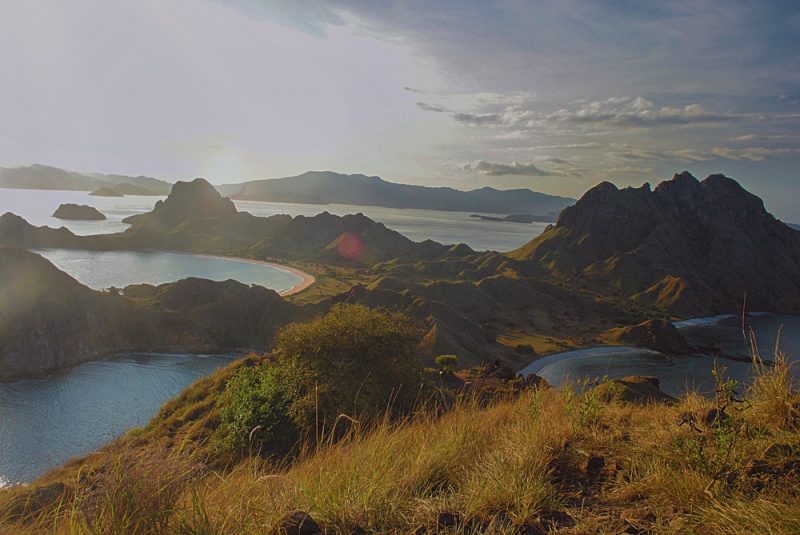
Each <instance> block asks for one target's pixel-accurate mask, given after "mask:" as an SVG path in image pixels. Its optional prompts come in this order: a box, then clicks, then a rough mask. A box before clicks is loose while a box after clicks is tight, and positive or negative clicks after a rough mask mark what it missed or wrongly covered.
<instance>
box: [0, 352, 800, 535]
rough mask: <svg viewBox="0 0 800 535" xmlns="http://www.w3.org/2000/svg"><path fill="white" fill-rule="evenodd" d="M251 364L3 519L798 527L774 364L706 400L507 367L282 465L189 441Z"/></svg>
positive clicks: (210, 526) (187, 396) (503, 528)
mask: <svg viewBox="0 0 800 535" xmlns="http://www.w3.org/2000/svg"><path fill="white" fill-rule="evenodd" d="M263 363H264V360H263V359H256V358H250V359H246V360H240V361H237V362H236V363H234V364H232V365H231V366H229V367H227V368H225V369H222V370H219V371H217V372H215V373H214V374H212V375H211V376H209V377H206V378H204V379H201V380H200V381H198V382H197V383H195V384H194V385H192V386H191V387H190V388H189V389H187V390H186V391H185V392H184V393H183V394H182V395H181V396H180V397H179V398H176V399H175V400H173V401H170V402H168V403H167V404H165V405H164V407H163V408H162V409H161V411H160V412H159V414H158V415H157V416H156V417H155V418H154V419H153V420H152V421H151V422H150V423H149V424H148V425H147V426H146V427H145V428H143V429H139V430H136V431H134V432H131V433H129V434H128V435H126V436H124V437H122V438H121V439H119V440H117V441H115V442H113V443H112V444H110V445H109V446H107V447H106V448H104V450H103V451H101V452H98V453H96V454H93V455H91V456H89V457H87V458H85V459H77V460H74V461H72V462H71V463H70V464H69V465H67V466H66V467H65V468H62V469H59V470H57V471H54V472H53V473H51V474H49V475H47V476H45V477H43V478H41V479H40V480H39V481H37V482H36V483H34V484H33V485H30V486H26V487H21V488H17V489H11V490H5V491H0V525H3V524H4V525H5V526H6V527H7V528H8V529H9V530H11V532H14V533H40V532H42V531H47V532H49V533H75V532H76V531H77V532H84V531H85V532H93V533H95V532H97V533H108V532H118V533H119V532H125V533H141V534H145V533H164V532H177V533H294V534H298V533H308V534H318V533H452V534H467V533H494V534H509V535H510V534H519V533H526V534H536V535H538V534H547V533H563V534H579V533H670V534H685V535H689V534H709V535H710V534H715V535H716V534H726V535H740V534H743V533H751V534H761V533H764V534H767V533H770V534H776V535H779V534H791V533H797V531H798V529H800V508H799V507H798V503H800V487H799V486H798V481H800V479H798V475H800V473H799V471H800V449H799V448H800V435H798V429H797V426H796V422H797V414H796V413H793V412H791V411H790V410H789V411H787V410H784V409H783V408H782V407H791V406H793V405H794V406H797V404H798V403H800V400H798V398H797V394H796V393H795V394H792V393H791V387H792V385H791V383H790V382H787V381H786V379H787V375H786V374H787V368H786V366H785V365H780V366H779V367H777V368H775V369H774V370H771V371H766V370H764V371H763V373H761V374H760V375H759V376H758V378H757V380H756V382H755V383H754V385H753V386H752V387H751V388H749V389H748V390H747V391H746V393H745V394H744V398H743V399H742V400H741V401H740V402H734V401H731V399H730V397H729V395H730V393H727V394H726V393H725V391H722V392H720V394H719V397H718V398H717V399H713V400H709V399H703V398H701V397H699V396H696V395H687V396H685V397H684V398H682V399H680V400H674V399H672V398H669V397H668V396H664V395H663V394H662V395H661V396H658V393H659V390H658V388H657V385H658V383H657V381H656V380H654V379H653V378H646V377H630V378H626V379H622V380H617V381H611V382H608V383H604V384H602V385H600V387H599V388H597V389H586V388H581V389H578V392H577V393H576V392H574V391H573V390H572V389H564V390H556V389H551V388H548V387H547V386H546V385H542V386H540V387H533V388H532V387H530V386H525V385H523V384H522V383H520V382H519V381H516V382H514V381H509V382H508V383H507V384H509V385H511V384H516V385H517V386H516V387H515V388H512V389H510V392H512V391H514V390H516V392H518V393H517V394H510V393H509V394H506V395H505V396H504V397H495V398H493V399H492V398H485V399H484V401H483V402H480V401H478V399H476V398H471V397H469V396H466V397H465V398H463V399H462V401H461V402H458V403H456V404H455V406H452V407H450V408H447V409H445V408H444V407H438V410H436V409H432V410H420V411H417V412H416V413H415V415H414V417H413V418H410V419H407V420H401V421H399V422H398V421H391V420H384V421H382V422H380V423H379V424H378V425H374V426H370V427H368V428H359V427H357V428H355V429H353V430H352V431H351V432H349V433H346V434H345V435H344V436H343V437H340V439H339V440H338V441H326V442H325V443H324V444H320V445H317V446H316V447H312V448H311V449H310V450H308V451H307V453H305V454H303V455H301V456H299V457H293V458H291V459H290V460H288V461H287V462H285V463H282V464H278V465H276V464H275V463H274V462H270V460H268V459H264V458H262V457H260V456H259V455H257V454H255V453H252V452H251V453H250V454H245V455H244V456H243V457H242V458H241V459H239V460H237V461H234V462H230V460H228V461H225V460H224V457H223V456H220V455H219V454H217V455H213V454H212V455H210V456H209V452H208V450H206V451H202V450H200V451H199V450H197V449H196V447H197V446H198V445H200V444H204V443H207V441H208V438H209V437H210V436H212V435H213V434H214V432H215V430H216V429H217V428H218V426H219V422H220V412H221V411H224V409H222V408H221V406H224V405H225V404H226V403H229V398H227V397H226V395H225V393H224V392H225V384H226V382H229V381H230V379H231V378H232V377H233V376H235V375H239V374H240V373H242V370H243V369H253V368H257V367H259V366H262V365H263ZM475 380H477V378H475ZM442 393H443V394H444V391H443V392H442ZM650 396H655V399H658V401H652V399H653V398H651V397H650ZM648 399H651V400H650V401H648ZM720 407H723V408H722V409H721V408H720ZM721 413H723V414H724V416H719V417H718V416H717V415H719V414H721ZM300 525H303V526H305V529H304V530H301V529H300V528H299V527H298V526H300Z"/></svg>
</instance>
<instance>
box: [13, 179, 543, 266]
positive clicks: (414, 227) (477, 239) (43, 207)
mask: <svg viewBox="0 0 800 535" xmlns="http://www.w3.org/2000/svg"><path fill="white" fill-rule="evenodd" d="M161 198H163V197H137V196H131V197H121V198H120V197H92V196H91V195H89V194H88V193H87V192H81V191H47V190H23V189H0V214H4V213H6V212H13V213H15V214H17V215H19V216H22V217H24V218H25V219H27V220H28V221H29V222H30V223H32V224H34V225H38V226H42V225H46V226H49V227H54V228H58V227H62V226H63V227H67V228H68V229H70V230H71V231H73V232H74V233H76V234H83V235H88V234H105V233H111V232H122V231H124V230H125V229H127V228H129V227H128V225H126V224H124V223H123V222H122V219H123V218H125V217H128V216H130V215H134V214H141V213H144V212H147V211H150V210H152V209H153V205H154V204H155V203H156V201H157V200H159V199H161ZM65 202H71V203H76V204H88V205H89V206H94V207H95V208H97V209H98V210H100V211H101V212H103V213H104V214H105V215H106V217H107V218H108V219H107V220H105V221H65V220H60V219H56V218H54V217H52V216H51V214H52V213H53V212H54V211H55V209H56V208H58V206H59V205H60V204H61V203H65ZM234 202H235V204H236V207H237V208H238V209H239V210H242V211H246V212H250V213H251V214H253V215H257V216H270V215H275V214H289V215H291V216H296V215H305V216H313V215H317V214H319V213H321V212H325V211H327V212H330V213H332V214H336V215H346V214H356V213H359V212H361V213H363V214H364V215H366V216H367V217H369V218H371V219H373V220H375V221H378V222H380V223H383V224H384V225H386V226H387V227H389V228H390V229H393V230H396V231H397V232H400V233H401V234H404V235H405V236H407V237H408V238H410V239H412V240H414V241H423V240H426V239H431V240H434V241H437V242H439V243H444V244H452V243H466V244H467V245H469V246H470V247H472V248H473V249H475V250H479V251H480V250H489V249H491V250H495V251H510V250H512V249H516V248H517V247H520V246H522V245H524V244H526V243H528V242H529V241H530V240H532V239H533V238H535V237H536V236H538V235H539V234H541V233H542V232H543V231H544V228H545V227H546V226H547V224H546V223H532V224H523V223H508V222H497V221H481V220H479V219H476V218H471V217H470V215H471V213H472V212H469V213H467V212H440V211H435V210H405V209H397V208H381V207H375V206H351V205H345V204H331V205H319V204H290V203H269V202H256V201H234ZM484 215H497V214H484Z"/></svg>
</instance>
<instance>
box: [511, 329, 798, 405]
mask: <svg viewBox="0 0 800 535" xmlns="http://www.w3.org/2000/svg"><path fill="white" fill-rule="evenodd" d="M676 326H677V327H678V329H679V330H680V331H681V333H682V334H683V335H684V337H685V338H686V339H687V340H688V341H689V343H690V344H692V345H693V346H699V347H702V348H704V349H702V350H699V351H698V352H697V353H696V354H693V355H689V356H675V355H665V354H662V353H659V352H657V351H651V350H647V349H641V348H636V347H596V348H587V349H578V350H574V351H567V352H564V353H557V354H554V355H549V356H547V357H543V358H541V359H537V360H535V361H533V362H532V363H531V364H529V365H528V366H526V367H525V368H523V369H522V370H521V371H520V373H522V374H523V375H527V374H530V373H535V374H537V375H540V376H541V377H544V379H546V380H547V382H548V383H550V384H552V385H556V386H557V385H560V384H562V383H563V382H565V381H567V380H582V379H586V378H589V379H602V378H604V377H608V378H609V379H614V378H618V377H625V376H630V375H652V376H655V377H658V378H659V380H660V384H661V389H662V390H663V391H665V392H667V393H668V394H672V395H679V394H681V393H683V392H686V391H687V390H696V391H698V392H701V393H710V392H712V391H713V389H714V379H713V376H712V375H711V372H712V370H713V369H714V365H715V362H718V363H719V364H720V365H721V366H724V367H725V368H726V374H727V376H728V377H729V378H732V379H735V380H737V381H739V382H740V383H742V384H743V385H744V384H747V383H748V382H749V381H750V379H751V377H752V372H753V369H752V366H751V364H750V363H749V362H739V361H736V360H731V359H720V358H716V355H719V354H720V353H721V354H726V355H734V356H743V357H746V356H748V355H750V350H749V347H750V346H749V342H747V343H746V339H745V336H743V334H742V331H743V329H742V320H741V318H739V317H736V316H733V315H730V316H717V317H714V318H699V319H694V320H688V321H683V322H676ZM744 332H745V333H752V334H753V336H754V339H755V340H756V346H757V348H758V350H759V354H760V355H761V357H762V358H763V359H765V360H771V359H773V358H774V356H775V349H776V343H777V346H778V349H779V350H780V351H781V352H783V353H784V354H785V355H786V358H787V359H788V360H789V361H791V362H794V363H796V364H793V369H794V374H795V377H798V379H800V362H798V361H800V316H787V315H774V314H754V315H752V316H750V317H748V318H747V319H746V320H745V326H744Z"/></svg>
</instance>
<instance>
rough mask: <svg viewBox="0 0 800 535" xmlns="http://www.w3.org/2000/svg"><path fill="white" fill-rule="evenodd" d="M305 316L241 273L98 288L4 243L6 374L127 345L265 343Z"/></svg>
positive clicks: (0, 280) (1, 334) (208, 347)
mask: <svg viewBox="0 0 800 535" xmlns="http://www.w3.org/2000/svg"><path fill="white" fill-rule="evenodd" d="M302 316H303V313H302V312H301V311H300V310H299V309H298V308H297V307H295V306H294V305H292V304H291V303H289V302H287V301H284V300H283V299H281V297H280V296H279V295H278V294H277V293H275V292H274V291H272V290H267V289H266V288H262V287H260V286H247V285H245V284H241V283H238V282H235V281H226V282H213V281H208V280H202V279H184V280H182V281H179V282H175V283H171V284H163V285H160V286H149V285H136V286H129V287H128V288H126V289H125V290H124V292H123V293H122V294H117V293H115V292H98V291H95V290H92V289H90V288H87V287H86V286H83V285H82V284H80V283H79V282H77V281H76V280H74V279H73V278H72V277H70V276H69V275H67V274H65V273H63V272H61V271H59V270H58V269H57V268H56V267H55V266H53V265H52V264H51V263H50V262H49V261H47V260H45V259H44V258H42V257H41V256H39V255H36V254H34V253H30V252H27V251H22V250H19V249H13V248H8V247H3V248H0V381H12V380H17V379H20V378H23V377H32V376H37V375H42V374H46V373H49V372H52V371H55V370H58V369H61V368H64V367H69V366H73V365H75V364H79V363H81V362H85V361H88V360H93V359H97V358H100V357H102V356H106V355H109V354H113V353H119V352H124V351H166V352H189V353H203V352H216V351H233V350H237V349H247V348H252V349H256V350H262V351H263V350H265V349H266V348H268V347H269V344H270V343H271V341H272V337H273V336H274V334H275V332H276V330H277V329H278V327H280V326H282V325H285V324H287V323H289V322H290V321H293V320H295V319H297V318H299V317H302Z"/></svg>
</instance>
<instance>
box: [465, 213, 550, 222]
mask: <svg viewBox="0 0 800 535" xmlns="http://www.w3.org/2000/svg"><path fill="white" fill-rule="evenodd" d="M470 217H474V218H475V219H480V220H481V221H502V222H506V223H528V224H530V223H555V221H556V217H555V216H552V215H533V214H511V215H507V216H505V217H499V216H490V215H480V214H472V215H471V216H470Z"/></svg>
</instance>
